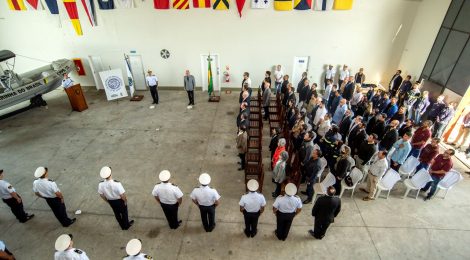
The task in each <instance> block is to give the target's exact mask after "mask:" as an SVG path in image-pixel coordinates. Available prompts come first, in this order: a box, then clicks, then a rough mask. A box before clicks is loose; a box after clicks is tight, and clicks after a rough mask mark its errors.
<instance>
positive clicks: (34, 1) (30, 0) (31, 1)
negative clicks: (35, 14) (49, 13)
mask: <svg viewBox="0 0 470 260" xmlns="http://www.w3.org/2000/svg"><path fill="white" fill-rule="evenodd" d="M26 2H28V4H29V5H30V6H31V7H32V8H33V9H34V10H38V4H39V0H26Z"/></svg>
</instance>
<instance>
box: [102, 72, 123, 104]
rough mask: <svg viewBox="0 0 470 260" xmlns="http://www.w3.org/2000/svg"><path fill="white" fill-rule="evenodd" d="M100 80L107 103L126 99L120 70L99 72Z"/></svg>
mask: <svg viewBox="0 0 470 260" xmlns="http://www.w3.org/2000/svg"><path fill="white" fill-rule="evenodd" d="M100 78H101V81H102V82H103V86H104V91H105V92H106V98H107V99H108V101H111V100H114V99H118V98H123V97H127V91H126V85H125V84H124V79H123V78H122V71H121V69H114V70H105V71H101V72H100Z"/></svg>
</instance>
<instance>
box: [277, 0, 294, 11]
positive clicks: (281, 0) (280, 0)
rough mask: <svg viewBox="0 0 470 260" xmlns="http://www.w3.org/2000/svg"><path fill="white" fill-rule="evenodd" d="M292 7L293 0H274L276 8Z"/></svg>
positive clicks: (283, 9) (289, 9)
mask: <svg viewBox="0 0 470 260" xmlns="http://www.w3.org/2000/svg"><path fill="white" fill-rule="evenodd" d="M292 8H293V6H292V0H274V10H277V11H291V10H292Z"/></svg>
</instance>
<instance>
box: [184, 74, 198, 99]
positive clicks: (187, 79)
mask: <svg viewBox="0 0 470 260" xmlns="http://www.w3.org/2000/svg"><path fill="white" fill-rule="evenodd" d="M195 87H196V81H195V80H194V76H193V75H191V74H190V73H189V70H186V74H185V76H184V90H186V92H188V99H189V103H188V106H194V88H195Z"/></svg>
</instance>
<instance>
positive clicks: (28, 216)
mask: <svg viewBox="0 0 470 260" xmlns="http://www.w3.org/2000/svg"><path fill="white" fill-rule="evenodd" d="M32 218H34V214H31V215H29V214H26V219H25V220H24V221H20V223H26V222H28V220H30V219H32Z"/></svg>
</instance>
